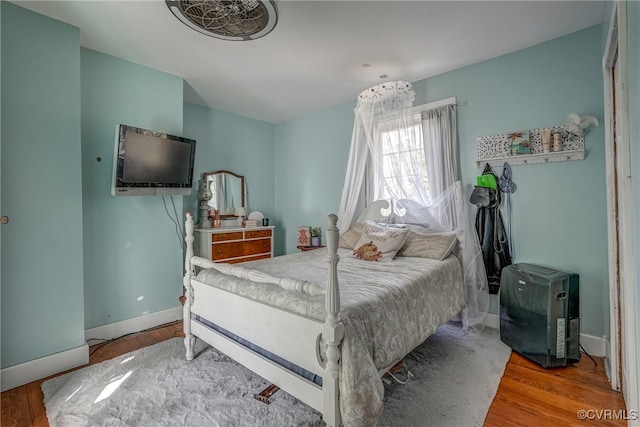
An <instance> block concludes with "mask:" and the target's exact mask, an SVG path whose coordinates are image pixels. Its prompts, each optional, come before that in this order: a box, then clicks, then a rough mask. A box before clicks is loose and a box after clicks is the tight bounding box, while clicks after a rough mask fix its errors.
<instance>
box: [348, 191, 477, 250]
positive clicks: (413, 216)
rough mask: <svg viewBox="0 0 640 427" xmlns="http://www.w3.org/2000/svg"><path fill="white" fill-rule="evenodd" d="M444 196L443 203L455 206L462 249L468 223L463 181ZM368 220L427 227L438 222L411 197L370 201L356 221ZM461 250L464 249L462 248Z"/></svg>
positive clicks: (457, 230)
mask: <svg viewBox="0 0 640 427" xmlns="http://www.w3.org/2000/svg"><path fill="white" fill-rule="evenodd" d="M443 197H444V201H443V205H445V206H446V205H447V204H449V205H451V204H452V205H454V207H455V214H456V215H457V218H456V222H457V224H458V227H457V229H456V230H455V232H456V236H457V238H458V241H459V243H460V249H462V248H463V247H464V244H465V234H464V232H465V226H467V223H468V221H466V209H465V207H466V205H465V204H464V203H465V202H464V199H463V194H462V181H456V183H455V184H454V186H453V188H452V189H450V190H446V191H445V194H444V196H443ZM367 221H374V222H384V223H389V224H393V223H398V224H414V225H418V226H419V225H423V226H425V227H426V228H429V222H431V223H438V221H437V219H436V218H435V217H433V215H432V213H431V210H430V209H429V208H427V207H426V206H424V205H422V204H420V203H419V202H416V201H414V200H409V199H402V200H397V201H394V202H392V201H391V200H376V201H374V202H372V203H370V204H369V205H368V206H367V207H366V208H364V210H363V211H362V212H361V213H360V216H359V217H358V219H357V221H356V222H359V223H362V224H364V223H365V222H367ZM437 231H442V230H437ZM460 252H462V251H461V250H460Z"/></svg>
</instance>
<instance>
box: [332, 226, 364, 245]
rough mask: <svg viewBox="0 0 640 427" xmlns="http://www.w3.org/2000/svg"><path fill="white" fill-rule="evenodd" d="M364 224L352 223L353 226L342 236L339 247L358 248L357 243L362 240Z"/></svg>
mask: <svg viewBox="0 0 640 427" xmlns="http://www.w3.org/2000/svg"><path fill="white" fill-rule="evenodd" d="M363 229H364V224H362V223H359V222H352V223H351V226H350V227H349V229H348V230H347V231H345V232H344V234H341V235H340V239H339V241H338V246H339V247H341V248H344V249H353V248H355V247H356V243H358V240H360V236H361V235H362V230H363Z"/></svg>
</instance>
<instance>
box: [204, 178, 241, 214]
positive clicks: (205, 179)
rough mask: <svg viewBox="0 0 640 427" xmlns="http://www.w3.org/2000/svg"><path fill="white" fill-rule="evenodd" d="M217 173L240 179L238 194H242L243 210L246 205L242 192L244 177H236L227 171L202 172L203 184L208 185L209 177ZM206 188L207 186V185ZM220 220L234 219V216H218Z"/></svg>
mask: <svg viewBox="0 0 640 427" xmlns="http://www.w3.org/2000/svg"><path fill="white" fill-rule="evenodd" d="M219 173H228V174H229V175H233V176H235V177H236V178H240V193H241V194H242V207H243V208H245V209H246V208H247V205H246V203H245V192H244V175H238V174H237V173H234V172H231V171H228V170H223V169H221V170H217V171H213V172H204V173H203V174H202V179H203V180H204V182H206V183H208V182H209V177H210V176H213V175H216V174H219ZM207 186H208V184H207ZM220 217H221V218H235V217H236V216H235V215H228V214H227V215H220Z"/></svg>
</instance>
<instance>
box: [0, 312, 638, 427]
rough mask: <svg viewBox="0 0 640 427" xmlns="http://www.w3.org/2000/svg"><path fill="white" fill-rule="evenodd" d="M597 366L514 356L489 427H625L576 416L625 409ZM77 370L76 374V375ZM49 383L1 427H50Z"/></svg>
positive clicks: (105, 353) (9, 398)
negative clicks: (547, 365) (548, 365)
mask: <svg viewBox="0 0 640 427" xmlns="http://www.w3.org/2000/svg"><path fill="white" fill-rule="evenodd" d="M183 336H184V334H183V332H182V323H181V322H174V323H171V324H168V325H164V326H163V327H161V328H158V329H152V330H149V331H146V332H142V333H136V334H131V335H127V336H126V337H123V338H121V339H118V340H114V341H111V342H108V343H105V344H98V345H92V346H91V347H90V348H89V351H90V358H89V364H94V363H100V362H102V361H105V360H108V359H111V358H113V357H116V356H120V355H121V354H125V353H128V352H130V351H133V350H136V349H139V348H142V347H145V346H148V345H153V344H157V343H159V342H162V341H165V340H167V339H170V338H174V337H183ZM596 362H597V363H596V364H595V365H594V363H593V362H592V361H591V360H590V359H588V358H586V357H583V358H582V359H581V360H580V362H579V363H577V364H575V365H572V366H568V367H563V368H554V369H544V368H542V367H541V366H540V365H538V364H536V363H534V362H531V361H530V360H529V359H527V358H525V357H522V356H521V355H518V354H517V353H512V355H511V357H510V359H509V362H508V364H507V367H506V368H505V373H504V376H503V378H502V380H501V382H500V385H499V387H498V392H497V394H496V397H495V398H494V400H493V403H492V404H491V407H490V408H489V413H488V414H487V417H486V419H485V422H484V427H538V426H541V425H544V426H545V427H553V426H558V427H574V426H576V427H578V426H591V427H592V426H595V425H598V426H624V425H626V421H624V420H611V419H609V420H606V419H601V420H580V419H578V417H577V411H578V410H580V409H585V410H589V409H591V410H610V411H616V410H622V409H624V399H623V398H622V395H621V394H620V393H618V392H616V391H614V390H611V387H610V385H609V382H608V380H607V378H606V374H605V370H604V363H603V361H602V359H600V358H596ZM76 369H78V368H76ZM73 370H75V369H72V370H71V371H73ZM67 372H70V371H67ZM59 375H62V374H59ZM45 380H46V379H43V380H39V381H34V382H32V383H30V384H27V385H25V386H21V387H17V388H15V389H13V390H8V391H5V392H4V393H2V396H1V398H0V401H1V403H2V406H1V409H0V411H1V414H0V415H1V418H0V419H1V425H2V427H5V426H7V427H14V426H15V427H23V426H24V427H29V426H31V427H48V426H49V423H48V420H47V417H46V410H45V407H44V402H43V396H42V391H41V385H42V382H43V381H45Z"/></svg>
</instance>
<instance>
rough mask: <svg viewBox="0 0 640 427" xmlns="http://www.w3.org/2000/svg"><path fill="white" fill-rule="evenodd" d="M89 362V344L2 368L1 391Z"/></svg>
mask: <svg viewBox="0 0 640 427" xmlns="http://www.w3.org/2000/svg"><path fill="white" fill-rule="evenodd" d="M87 363H89V346H88V345H86V344H85V345H81V346H80V347H76V348H72V349H70V350H66V351H61V352H60V353H55V354H51V355H49V356H45V357H41V358H39V359H35V360H30V361H28V362H24V363H20V364H19V365H14V366H9V367H8V368H4V369H3V370H2V373H1V378H2V379H1V380H0V383H2V387H1V388H2V391H7V390H11V389H12V388H15V387H20V386H21V385H24V384H28V383H30V382H33V381H37V380H39V379H41V378H46V377H48V376H51V375H55V374H57V373H60V372H64V371H66V370H69V369H73V368H76V367H78V366H82V365H86V364H87Z"/></svg>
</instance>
